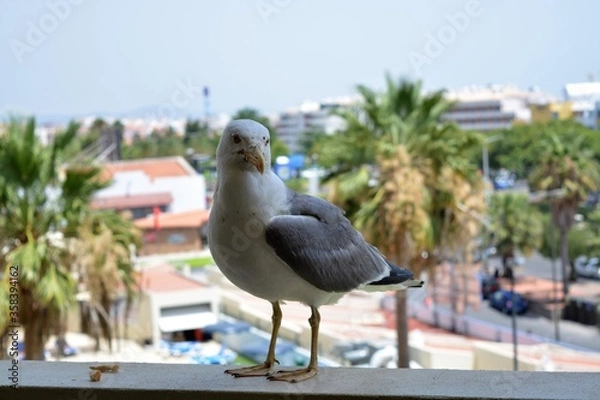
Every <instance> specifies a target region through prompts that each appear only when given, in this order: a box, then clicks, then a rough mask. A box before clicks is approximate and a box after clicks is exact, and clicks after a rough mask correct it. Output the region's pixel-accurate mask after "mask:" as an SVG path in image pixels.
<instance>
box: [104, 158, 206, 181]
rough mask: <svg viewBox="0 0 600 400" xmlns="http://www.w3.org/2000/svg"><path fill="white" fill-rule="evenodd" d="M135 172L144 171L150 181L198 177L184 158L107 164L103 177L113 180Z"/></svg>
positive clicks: (146, 159)
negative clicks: (115, 177) (118, 174)
mask: <svg viewBox="0 0 600 400" xmlns="http://www.w3.org/2000/svg"><path fill="white" fill-rule="evenodd" d="M133 171H143V172H144V174H146V175H148V177H149V178H150V180H154V179H156V178H162V177H174V176H192V175H196V171H194V169H193V168H192V167H191V166H190V165H189V164H188V163H187V161H185V159H184V158H183V157H160V158H144V159H139V160H128V161H117V162H112V163H107V164H105V165H104V171H103V176H104V177H106V178H107V179H112V178H113V176H114V175H115V174H116V173H119V172H133Z"/></svg>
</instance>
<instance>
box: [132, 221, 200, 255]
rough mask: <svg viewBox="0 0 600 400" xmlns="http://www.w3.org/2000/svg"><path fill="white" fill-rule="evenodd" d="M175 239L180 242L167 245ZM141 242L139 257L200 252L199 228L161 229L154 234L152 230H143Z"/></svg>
mask: <svg viewBox="0 0 600 400" xmlns="http://www.w3.org/2000/svg"><path fill="white" fill-rule="evenodd" d="M175 238H177V239H181V242H180V243H169V240H171V241H173V239H175ZM150 239H151V240H150ZM142 242H143V243H142V247H141V249H140V252H139V255H140V256H147V255H151V254H166V253H177V252H183V251H197V250H202V237H201V235H200V229H199V228H163V229H159V230H158V231H156V232H155V231H154V230H153V229H150V230H144V232H143V236H142Z"/></svg>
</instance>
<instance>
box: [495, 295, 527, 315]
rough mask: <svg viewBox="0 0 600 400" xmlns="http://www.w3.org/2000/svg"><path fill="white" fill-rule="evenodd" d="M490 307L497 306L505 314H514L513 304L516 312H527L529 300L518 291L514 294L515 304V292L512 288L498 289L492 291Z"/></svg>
mask: <svg viewBox="0 0 600 400" xmlns="http://www.w3.org/2000/svg"><path fill="white" fill-rule="evenodd" d="M489 299H490V307H492V308H495V309H496V310H498V311H501V312H503V313H505V314H512V310H513V306H514V308H515V312H516V313H517V314H519V315H521V314H525V313H526V312H527V306H528V304H527V300H525V299H524V298H523V296H521V295H520V294H518V293H515V294H514V300H515V302H514V305H513V293H512V292H511V291H510V290H498V291H496V292H494V293H492V294H491V295H490V297H489Z"/></svg>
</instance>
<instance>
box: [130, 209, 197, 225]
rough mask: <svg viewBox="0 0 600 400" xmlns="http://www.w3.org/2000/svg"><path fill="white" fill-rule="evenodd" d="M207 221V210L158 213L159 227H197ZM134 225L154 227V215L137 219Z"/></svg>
mask: <svg viewBox="0 0 600 400" xmlns="http://www.w3.org/2000/svg"><path fill="white" fill-rule="evenodd" d="M207 222H208V211H207V210H193V211H187V212H182V213H160V214H159V215H158V226H159V227H160V228H199V227H201V226H202V225H204V224H205V223H207ZM134 223H135V225H136V226H137V227H138V228H140V229H154V216H153V215H151V216H149V217H146V218H141V219H137V220H135V221H134Z"/></svg>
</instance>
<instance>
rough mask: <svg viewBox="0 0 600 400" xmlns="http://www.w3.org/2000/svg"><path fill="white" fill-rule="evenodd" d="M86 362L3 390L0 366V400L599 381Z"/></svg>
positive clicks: (261, 396) (295, 394)
mask: <svg viewBox="0 0 600 400" xmlns="http://www.w3.org/2000/svg"><path fill="white" fill-rule="evenodd" d="M89 365H90V364H88V363H71V362H41V361H22V362H20V363H19V387H18V389H12V388H10V387H9V386H7V379H6V376H8V371H7V370H8V368H9V367H10V366H11V363H10V361H5V360H3V361H0V370H1V371H4V376H5V377H4V378H2V380H1V381H0V382H1V384H0V399H11V400H13V399H14V400H18V399H27V400H38V399H44V400H58V399H61V400H65V399H68V400H71V399H77V400H95V399H111V400H135V399H143V400H158V399H161V400H186V399H190V400H191V399H193V400H198V399H222V400H230V399H244V400H254V399H256V400H267V399H285V400H309V399H337V398H353V399H392V398H393V399H597V398H598V393H599V390H600V384H599V383H598V382H599V378H598V374H593V373H566V372H516V373H515V372H500V371H457V370H424V369H420V370H396V369H363V368H324V369H322V370H321V371H320V372H319V374H318V375H317V377H316V378H314V379H312V380H309V381H306V382H301V383H297V384H289V383H283V382H269V381H267V380H266V379H263V378H238V379H236V378H233V377H231V376H229V375H226V374H224V373H223V370H224V367H222V366H203V365H187V364H121V365H120V366H121V369H120V371H119V372H118V373H115V374H111V373H104V374H102V380H101V381H100V382H91V381H90V379H89Z"/></svg>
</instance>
